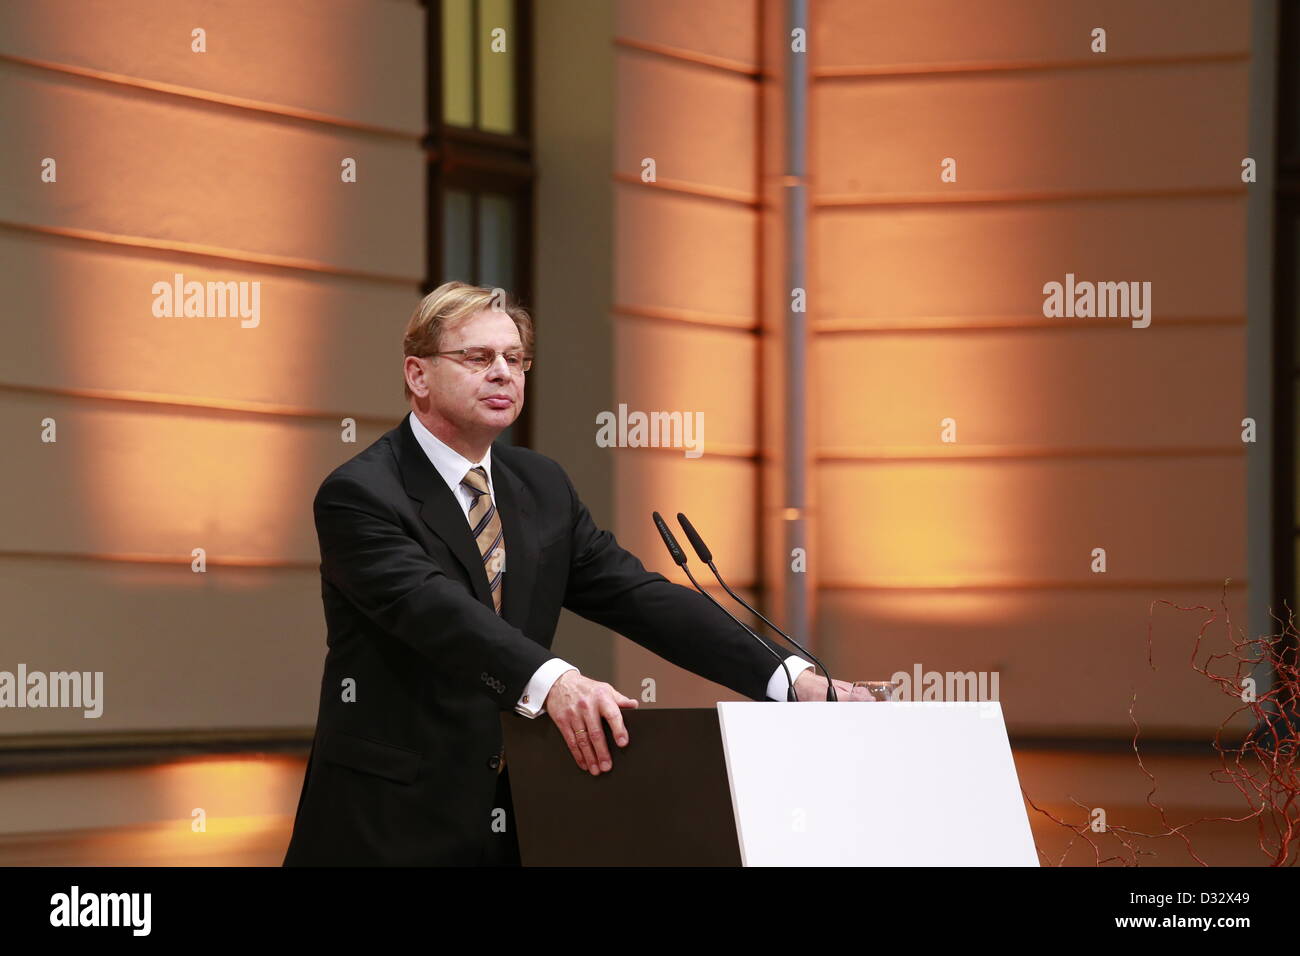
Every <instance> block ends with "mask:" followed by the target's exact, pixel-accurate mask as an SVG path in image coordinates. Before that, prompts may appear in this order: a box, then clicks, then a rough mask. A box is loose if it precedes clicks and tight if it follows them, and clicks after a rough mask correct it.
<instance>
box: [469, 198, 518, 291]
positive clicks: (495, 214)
mask: <svg viewBox="0 0 1300 956" xmlns="http://www.w3.org/2000/svg"><path fill="white" fill-rule="evenodd" d="M478 210H479V220H478V273H479V274H478V281H479V284H480V285H485V286H490V287H494V288H495V287H498V286H499V287H500V288H502V289H505V290H506V291H507V292H510V293H511V294H514V291H515V207H514V203H513V202H511V201H510V198H509V197H508V196H494V195H491V194H490V193H485V194H483V195H481V196H479V200H478Z"/></svg>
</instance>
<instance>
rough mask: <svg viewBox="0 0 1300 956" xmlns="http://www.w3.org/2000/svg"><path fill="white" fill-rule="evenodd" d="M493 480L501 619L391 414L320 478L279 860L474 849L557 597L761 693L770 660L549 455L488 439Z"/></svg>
mask: <svg viewBox="0 0 1300 956" xmlns="http://www.w3.org/2000/svg"><path fill="white" fill-rule="evenodd" d="M492 485H493V491H494V497H495V501H496V505H497V509H498V511H499V513H500V516H501V524H502V527H503V530H504V532H505V546H506V560H505V568H506V570H505V579H504V582H503V587H504V588H505V592H504V595H503V603H502V609H501V614H500V615H498V614H496V612H495V611H494V610H493V607H492V596H491V593H490V591H489V589H488V581H487V575H486V574H485V572H484V569H483V562H482V559H481V557H480V555H479V552H478V548H477V546H476V544H475V542H474V540H473V538H472V537H471V536H470V528H469V523H468V522H467V521H466V520H465V513H464V512H463V511H462V510H461V507H460V504H459V502H457V501H456V499H455V496H454V494H453V493H452V491H451V489H450V488H448V487H447V485H446V483H445V482H444V481H443V480H442V477H441V476H440V475H439V474H438V472H437V470H436V469H435V468H434V467H433V465H432V463H431V462H430V461H429V459H428V457H427V456H426V455H425V453H424V450H423V449H422V448H421V447H420V445H419V443H418V442H417V440H416V438H415V434H414V433H413V432H412V431H411V426H410V422H409V421H408V419H407V418H406V417H403V419H402V421H401V423H400V424H399V425H398V426H397V427H395V428H393V429H392V430H391V431H389V432H388V433H386V434H385V435H384V436H383V437H382V438H380V439H379V440H378V441H376V442H375V443H374V444H373V445H371V446H370V447H369V448H367V449H365V450H364V451H362V452H361V453H360V454H358V455H357V456H356V457H354V458H352V459H351V460H349V461H347V462H345V463H344V464H343V465H341V466H339V467H338V468H336V469H335V470H334V471H333V472H331V473H330V475H329V476H328V477H327V478H326V479H325V481H324V482H323V483H322V484H321V486H320V490H319V491H318V492H317V494H316V499H315V502H314V511H315V517H316V532H317V535H318V537H319V539H320V552H321V564H320V573H321V600H322V601H323V602H324V606H325V622H326V626H327V629H328V634H327V638H326V640H327V643H328V652H327V654H326V657H325V672H324V677H323V679H322V681H321V696H320V711H319V716H318V718H317V721H316V734H315V739H314V741H313V743H312V749H311V755H310V757H309V758H308V762H307V773H306V778H305V779H304V781H303V789H302V795H301V797H300V799H299V801H298V810H297V814H296V817H295V820H294V827H293V836H292V838H291V840H290V843H289V848H288V852H287V854H286V856H285V861H284V862H285V865H309V866H310V865H331V864H343V865H403V864H406V865H438V864H453V865H476V864H478V863H480V862H482V861H483V860H484V859H485V854H486V853H487V852H488V845H489V842H490V841H491V839H492V837H493V834H492V832H491V814H492V809H493V804H494V794H495V788H496V783H497V769H496V767H497V764H498V754H499V753H500V752H501V725H500V713H501V711H503V710H505V711H513V710H514V707H515V704H516V703H517V702H518V700H519V697H520V695H521V694H522V693H523V689H524V685H525V684H526V683H527V682H528V680H529V678H531V677H532V675H533V673H534V672H535V671H536V670H537V668H538V667H540V666H541V665H542V664H543V663H544V662H545V661H546V660H548V659H549V658H551V657H553V656H555V655H554V654H552V653H551V651H550V646H551V641H552V639H553V638H554V636H555V625H556V622H557V620H558V618H559V615H560V608H561V607H567V608H569V609H570V610H572V611H574V612H576V613H577V614H580V615H582V616H583V617H585V618H588V619H590V620H592V621H595V622H597V623H599V624H602V625H604V626H606V627H608V628H611V629H612V630H615V631H617V632H619V633H620V634H623V635H625V636H627V637H629V638H631V639H632V640H634V641H636V642H637V643H638V644H641V645H642V646H644V647H646V648H648V649H649V650H651V651H653V652H654V653H656V654H658V655H659V656H660V657H663V658H665V659H667V660H669V661H672V662H673V663H674V664H677V665H679V666H681V667H684V668H686V669H687V670H690V671H693V672H694V673H696V674H700V675H702V676H704V677H707V678H709V679H710V680H713V681H716V682H717V683H719V684H723V685H724V686H727V687H730V688H731V689H733V690H735V691H737V692H738V693H740V694H743V695H745V696H746V697H749V698H751V699H754V700H766V699H767V683H768V679H769V678H770V677H771V675H772V672H773V670H774V669H775V668H776V666H777V665H776V660H775V659H774V658H773V657H772V655H771V654H769V653H767V652H766V651H765V650H764V649H763V648H762V647H760V646H759V644H758V643H757V642H756V641H754V639H753V638H752V637H749V636H748V635H746V634H744V633H743V632H741V631H740V630H739V628H737V627H736V626H735V624H734V623H732V622H731V620H730V619H729V618H727V616H726V615H724V614H723V613H722V612H721V611H719V610H718V609H717V608H716V607H714V606H713V605H712V604H711V603H709V602H708V601H707V600H706V599H705V598H703V597H701V596H700V595H699V594H698V593H696V592H695V591H693V590H690V589H689V588H685V587H682V586H680V585H677V584H674V583H672V582H670V581H668V580H667V579H666V578H664V577H663V575H661V574H658V573H652V572H649V571H647V570H646V569H645V567H644V566H643V565H642V564H641V562H640V561H639V560H638V559H637V558H636V556H635V555H633V554H631V553H630V552H628V551H625V550H624V549H623V548H621V547H619V545H618V542H617V541H616V540H615V539H614V536H613V535H612V534H610V533H609V532H607V531H602V530H601V529H599V528H597V527H596V525H595V524H594V523H593V522H592V519H591V515H590V514H589V513H588V511H587V509H586V507H585V506H584V505H583V504H582V502H581V501H580V500H579V499H578V496H577V494H576V492H575V491H574V489H573V485H572V483H571V482H570V481H569V478H568V476H567V475H566V474H565V473H564V470H563V469H562V468H561V467H560V466H559V465H558V464H557V463H556V462H554V461H553V460H551V459H550V458H547V457H546V456H545V455H540V454H538V453H537V452H534V451H530V450H528V449H525V448H515V447H508V446H501V445H494V446H493V448H492ZM649 520H650V518H649V517H648V516H647V518H646V521H647V522H648V521H649ZM781 656H782V657H784V656H785V654H784V653H782V654H781ZM349 688H354V694H355V700H349V699H348V691H349ZM519 719H521V720H523V719H527V718H524V717H520V718H519ZM537 719H539V720H543V719H549V718H548V717H546V716H545V715H542V716H539V717H538V718H537ZM611 749H615V748H614V747H613V745H612V743H611ZM564 759H572V758H571V757H569V756H568V753H567V751H566V752H565V754H564ZM575 772H576V770H575Z"/></svg>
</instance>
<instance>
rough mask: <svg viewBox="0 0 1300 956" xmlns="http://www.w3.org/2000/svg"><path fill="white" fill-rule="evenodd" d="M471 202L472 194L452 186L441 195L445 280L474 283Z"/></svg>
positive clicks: (443, 271) (443, 277) (443, 273)
mask: <svg viewBox="0 0 1300 956" xmlns="http://www.w3.org/2000/svg"><path fill="white" fill-rule="evenodd" d="M471 209H472V204H471V201H470V195H469V193H465V192H457V191H456V190H452V189H449V190H447V191H446V192H444V193H443V197H442V282H450V281H451V280H452V279H460V280H461V281H462V282H473V281H474V277H473V276H472V275H470V253H471V251H472V250H473V242H474V240H473V234H472V232H471V231H470V230H471V226H472V225H473V222H472V213H471Z"/></svg>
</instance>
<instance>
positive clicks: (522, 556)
mask: <svg viewBox="0 0 1300 956" xmlns="http://www.w3.org/2000/svg"><path fill="white" fill-rule="evenodd" d="M502 457H503V456H501V455H493V456H492V490H493V492H494V497H495V499H496V504H497V512H498V513H499V514H500V515H501V531H502V532H503V533H504V535H505V539H506V574H505V579H504V581H503V582H502V584H503V586H504V587H505V589H506V590H505V594H504V595H502V603H501V616H502V617H503V618H505V619H506V620H507V621H508V622H509V623H511V624H513V625H514V626H515V627H517V628H519V629H520V630H523V629H524V623H525V622H526V621H527V619H528V599H529V598H530V597H531V596H532V593H533V582H534V581H535V580H536V578H537V557H538V554H539V550H540V549H539V548H538V546H537V526H536V524H535V523H534V521H533V517H534V513H535V510H536V507H535V502H534V501H533V496H532V494H530V493H529V491H528V488H527V486H526V485H525V484H524V483H523V482H522V481H520V480H519V477H518V476H517V475H516V474H515V473H514V472H513V471H511V470H510V467H509V466H508V465H506V463H505V462H504V461H502ZM484 579H485V580H486V575H484ZM490 597H491V595H490V594H489V602H488V603H489V604H490V603H491V600H490Z"/></svg>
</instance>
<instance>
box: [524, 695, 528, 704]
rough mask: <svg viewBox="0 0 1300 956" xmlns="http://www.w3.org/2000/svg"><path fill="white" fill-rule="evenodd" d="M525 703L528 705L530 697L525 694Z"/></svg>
mask: <svg viewBox="0 0 1300 956" xmlns="http://www.w3.org/2000/svg"><path fill="white" fill-rule="evenodd" d="M524 703H525V704H526V703H528V695H527V694H524Z"/></svg>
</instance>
